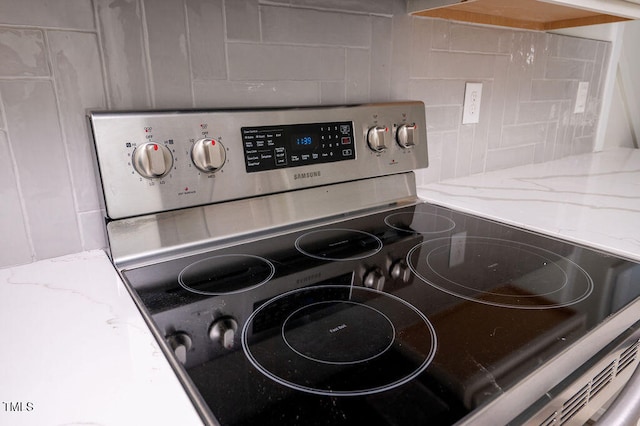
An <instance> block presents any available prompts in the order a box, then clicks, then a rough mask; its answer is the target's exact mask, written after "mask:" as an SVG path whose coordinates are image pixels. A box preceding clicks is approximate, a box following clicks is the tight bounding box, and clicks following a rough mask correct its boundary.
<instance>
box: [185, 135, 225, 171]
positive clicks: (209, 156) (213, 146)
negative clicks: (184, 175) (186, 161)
mask: <svg viewBox="0 0 640 426" xmlns="http://www.w3.org/2000/svg"><path fill="white" fill-rule="evenodd" d="M226 160H227V155H226V152H225V149H224V146H223V145H222V144H221V143H220V142H218V141H216V140H215V139H209V138H205V139H200V140H198V141H196V143H194V144H193V147H192V148H191V161H193V164H194V165H195V166H196V167H197V168H198V169H199V170H201V171H203V172H205V173H214V172H217V171H218V170H220V169H221V168H222V166H223V165H224V163H225V161H226Z"/></svg>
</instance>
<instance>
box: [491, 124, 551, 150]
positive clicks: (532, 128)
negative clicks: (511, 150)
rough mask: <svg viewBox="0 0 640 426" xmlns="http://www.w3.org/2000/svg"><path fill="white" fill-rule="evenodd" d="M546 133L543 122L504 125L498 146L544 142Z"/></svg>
mask: <svg viewBox="0 0 640 426" xmlns="http://www.w3.org/2000/svg"><path fill="white" fill-rule="evenodd" d="M546 135H547V125H546V124H545V123H531V124H519V125H514V126H504V128H503V130H502V141H501V143H500V146H501V147H509V146H517V145H530V144H535V143H540V142H544V140H545V138H546Z"/></svg>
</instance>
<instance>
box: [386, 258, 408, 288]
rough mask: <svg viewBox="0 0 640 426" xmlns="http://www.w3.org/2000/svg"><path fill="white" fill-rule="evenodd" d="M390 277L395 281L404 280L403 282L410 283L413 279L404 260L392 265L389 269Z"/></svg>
mask: <svg viewBox="0 0 640 426" xmlns="http://www.w3.org/2000/svg"><path fill="white" fill-rule="evenodd" d="M389 275H390V276H391V278H393V279H394V280H398V279H399V280H402V282H405V283H406V282H408V281H409V278H410V277H411V270H410V269H409V267H408V266H407V262H405V261H404V260H402V259H401V260H397V261H395V262H394V263H392V264H391V268H390V269H389Z"/></svg>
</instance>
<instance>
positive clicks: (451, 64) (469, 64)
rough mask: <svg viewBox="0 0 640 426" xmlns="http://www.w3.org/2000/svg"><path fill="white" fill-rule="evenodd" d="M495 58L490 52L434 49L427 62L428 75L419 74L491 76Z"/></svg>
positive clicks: (478, 77) (431, 75)
mask: <svg viewBox="0 0 640 426" xmlns="http://www.w3.org/2000/svg"><path fill="white" fill-rule="evenodd" d="M495 59H496V57H495V56H494V55H489V54H480V53H461V52H443V51H433V52H431V54H430V57H429V61H428V63H427V64H426V75H417V76H418V77H420V76H423V77H429V78H464V79H483V78H491V77H492V76H493V71H494V66H495ZM414 76H415V75H414Z"/></svg>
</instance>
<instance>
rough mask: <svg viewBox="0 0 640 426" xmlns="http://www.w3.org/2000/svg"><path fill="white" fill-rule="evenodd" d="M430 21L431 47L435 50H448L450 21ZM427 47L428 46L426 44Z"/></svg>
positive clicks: (449, 45) (449, 44)
mask: <svg viewBox="0 0 640 426" xmlns="http://www.w3.org/2000/svg"><path fill="white" fill-rule="evenodd" d="M427 22H430V23H431V24H430V25H431V26H432V28H433V34H432V35H431V36H430V40H431V48H432V49H437V50H449V48H450V47H451V26H452V25H453V24H452V23H451V21H446V20H444V19H437V20H433V21H431V20H430V21H427ZM427 47H428V46H427Z"/></svg>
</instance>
